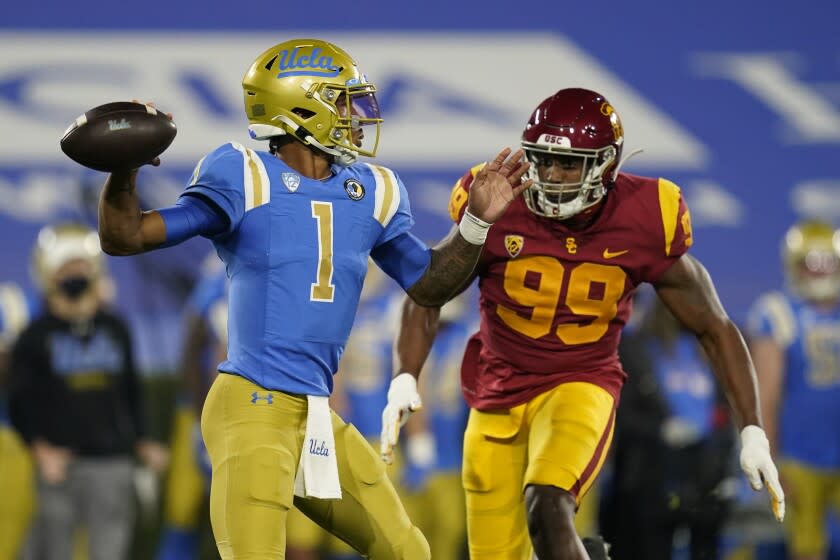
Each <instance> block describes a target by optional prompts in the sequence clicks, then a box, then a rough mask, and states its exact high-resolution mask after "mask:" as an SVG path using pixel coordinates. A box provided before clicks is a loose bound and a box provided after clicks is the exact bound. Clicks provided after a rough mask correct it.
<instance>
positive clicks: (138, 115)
mask: <svg viewBox="0 0 840 560" xmlns="http://www.w3.org/2000/svg"><path fill="white" fill-rule="evenodd" d="M177 132H178V129H177V127H176V126H175V123H174V122H173V121H172V120H171V119H170V118H169V117H167V116H166V114H165V113H162V112H160V111H158V110H157V109H155V108H154V107H152V106H150V105H144V104H142V103H135V102H130V101H117V102H114V103H106V104H105V105H100V106H98V107H94V108H93V109H91V110H90V111H87V112H86V113H85V114H83V115H81V116H79V117H78V118H77V119H76V120H75V121H74V122H73V123H72V124H71V125H70V126H69V127H68V128H67V130H66V131H65V132H64V136H62V138H61V150H62V151H63V152H64V153H65V154H67V155H68V156H69V157H70V159H72V160H73V161H75V162H77V163H80V164H82V165H84V166H85V167H89V168H91V169H95V170H97V171H120V170H128V169H136V168H138V167H140V166H141V165H144V164H147V163H150V162H151V161H152V160H153V159H155V158H156V157H157V156H159V155H160V154H162V153H163V151H164V150H165V149H166V148H168V147H169V145H170V144H171V143H172V140H174V139H175V134H176V133H177Z"/></svg>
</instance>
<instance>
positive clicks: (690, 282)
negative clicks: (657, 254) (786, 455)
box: [655, 254, 785, 521]
mask: <svg viewBox="0 0 840 560" xmlns="http://www.w3.org/2000/svg"><path fill="white" fill-rule="evenodd" d="M655 288H656V291H657V293H658V294H659V297H660V298H661V299H662V301H663V303H665V305H666V306H667V307H668V309H670V310H671V312H672V313H673V314H674V316H675V317H676V318H677V319H678V320H679V321H680V322H681V323H682V324H683V325H684V326H685V327H686V328H688V329H689V330H691V331H692V332H693V333H694V334H695V335H696V336H697V339H698V340H699V341H700V343H701V344H702V345H703V348H704V349H705V351H706V354H707V355H708V357H709V360H710V361H711V364H712V369H713V370H714V372H715V375H716V376H717V378H718V379H719V380H720V382H721V383H722V385H723V387H724V390H725V391H726V396H727V398H728V400H729V403H730V405H731V406H732V408H733V409H734V411H735V416H736V418H737V421H738V425H739V427H740V428H741V446H742V448H741V469H742V470H743V471H744V473H745V474H746V475H747V478H748V479H749V481H750V484H751V485H752V487H753V489H754V490H760V489H761V487H762V485H763V484H766V485H767V489H768V491H769V492H770V496H771V498H772V502H773V513H774V514H775V515H776V518H777V519H778V520H779V521H781V520H782V519H783V518H784V515H785V495H784V492H783V491H782V487H781V484H779V474H778V472H777V470H776V465H774V464H773V459H772V458H771V455H770V444H769V442H768V440H767V436H766V434H765V433H764V429H763V428H762V419H761V408H760V406H759V399H758V383H757V381H756V375H755V368H754V367H753V363H752V360H751V358H750V354H749V352H748V351H747V345H746V344H745V343H744V339H743V337H742V336H741V333H740V331H739V330H738V327H736V326H735V324H734V323H733V322H732V321H731V320H730V319H729V317H728V316H727V314H726V311H724V309H723V306H722V305H721V303H720V300H719V299H718V295H717V292H716V291H715V287H714V284H713V283H712V279H711V277H710V276H709V273H708V271H707V270H706V268H705V267H704V266H703V265H702V264H701V263H700V262H699V261H697V260H696V259H694V258H693V257H691V256H690V255H688V254H686V255H683V256H682V257H681V258H680V259H679V260H678V261H677V262H676V263H675V264H674V265H673V266H671V268H669V269H668V270H667V271H666V272H665V273H664V274H663V275H662V277H661V278H660V279H659V280H658V281H657V282H656V284H655Z"/></svg>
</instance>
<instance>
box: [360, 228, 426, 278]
mask: <svg viewBox="0 0 840 560" xmlns="http://www.w3.org/2000/svg"><path fill="white" fill-rule="evenodd" d="M370 256H371V258H373V261H374V262H375V263H376V265H377V266H378V267H379V268H381V269H382V271H383V272H385V274H387V275H388V276H390V277H391V278H393V279H394V280H396V281H397V283H398V284H399V285H400V286H402V289H403V290H408V289H409V288H411V287H412V286H413V285H414V284H415V283H416V282H417V281H418V280H419V279H420V277H421V276H423V274H425V273H426V269H428V268H429V264H430V263H431V262H432V251H431V249H429V248H428V247H427V246H426V244H425V243H423V242H422V241H420V239H418V238H417V237H415V236H414V234H412V233H411V232H405V233H402V234H400V235H398V236H396V237H394V238H393V239H391V240H390V241H387V242H385V243H382V244H381V245H378V246H376V247H375V248H374V249H373V251H371V253H370Z"/></svg>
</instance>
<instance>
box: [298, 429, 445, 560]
mask: <svg viewBox="0 0 840 560" xmlns="http://www.w3.org/2000/svg"><path fill="white" fill-rule="evenodd" d="M333 430H334V432H335V445H336V457H337V459H338V471H339V480H340V481H341V493H342V498H341V500H316V499H311V498H306V499H301V498H296V499H295V505H297V506H298V507H299V508H300V510H301V511H303V512H304V513H305V514H306V515H307V516H309V517H310V518H311V519H313V520H314V521H316V522H317V523H318V524H319V525H321V526H322V527H324V528H326V529H327V530H328V531H330V532H331V533H332V534H334V535H336V536H337V537H339V538H340V539H341V540H343V541H345V542H346V543H348V544H350V545H351V546H352V547H353V548H354V549H356V550H357V551H359V552H360V553H362V554H364V555H366V556H368V557H369V558H371V559H372V560H392V559H393V560H415V559H417V560H425V559H428V558H429V557H430V555H429V545H428V543H427V542H426V539H425V538H424V537H423V535H422V533H420V531H419V530H418V529H417V528H416V527H414V526H413V525H412V523H411V521H410V520H409V518H408V515H407V514H406V512H405V509H404V508H403V506H402V503H401V502H400V499H399V498H398V497H397V493H396V491H395V490H394V487H393V485H392V484H391V481H390V480H389V479H388V477H387V476H386V475H385V464H384V463H383V462H382V459H381V458H380V457H379V454H378V453H377V452H376V451H374V449H373V448H372V447H371V446H370V444H369V443H368V442H367V441H366V440H365V439H364V437H362V435H361V434H360V433H359V431H358V430H356V428H355V427H353V426H352V425H349V424H346V423H345V422H344V421H343V420H341V418H339V417H338V415H336V414H335V413H333Z"/></svg>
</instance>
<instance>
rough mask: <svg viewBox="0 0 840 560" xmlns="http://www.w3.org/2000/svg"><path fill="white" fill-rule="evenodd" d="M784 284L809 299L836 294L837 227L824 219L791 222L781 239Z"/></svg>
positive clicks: (839, 288) (839, 285)
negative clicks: (791, 224)
mask: <svg viewBox="0 0 840 560" xmlns="http://www.w3.org/2000/svg"><path fill="white" fill-rule="evenodd" d="M782 262H783V264H784V268H785V279H786V280H787V283H788V287H789V288H790V289H791V290H792V291H793V292H794V293H795V294H796V295H798V296H800V297H801V298H803V299H806V300H809V301H825V300H833V299H837V298H840V231H837V230H835V229H834V228H833V227H832V226H831V225H830V224H827V223H825V222H820V221H815V220H806V221H802V222H799V223H797V224H794V225H793V226H792V227H791V228H790V229H789V230H788V231H787V233H786V234H785V238H784V241H783V242H782Z"/></svg>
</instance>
